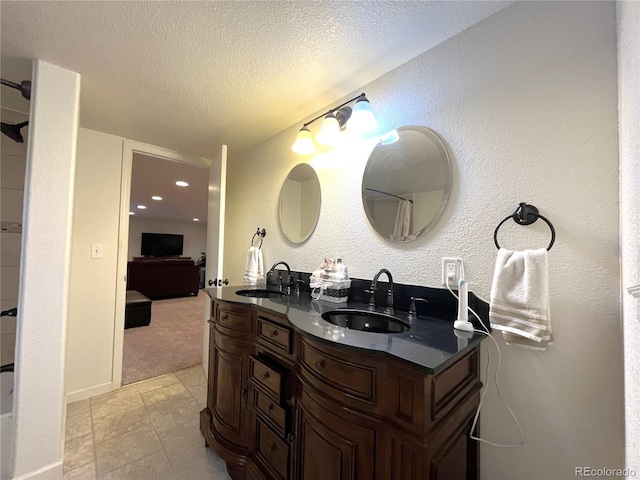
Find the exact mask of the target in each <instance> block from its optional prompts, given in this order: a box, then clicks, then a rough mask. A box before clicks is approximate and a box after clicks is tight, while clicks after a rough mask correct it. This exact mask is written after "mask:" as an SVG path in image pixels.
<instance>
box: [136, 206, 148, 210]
mask: <svg viewBox="0 0 640 480" xmlns="http://www.w3.org/2000/svg"><path fill="white" fill-rule="evenodd" d="M138 208H139V209H140V210H144V209H145V208H147V207H145V206H144V205H138Z"/></svg>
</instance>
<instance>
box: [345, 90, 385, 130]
mask: <svg viewBox="0 0 640 480" xmlns="http://www.w3.org/2000/svg"><path fill="white" fill-rule="evenodd" d="M347 128H348V129H350V130H353V131H354V132H356V133H369V132H372V131H373V130H375V129H376V128H378V122H376V118H375V117H374V116H373V110H372V109H371V104H370V103H369V100H367V97H364V96H363V97H361V98H360V99H359V100H358V101H357V102H356V104H355V105H354V107H353V112H352V113H351V117H350V118H349V120H348V121H347Z"/></svg>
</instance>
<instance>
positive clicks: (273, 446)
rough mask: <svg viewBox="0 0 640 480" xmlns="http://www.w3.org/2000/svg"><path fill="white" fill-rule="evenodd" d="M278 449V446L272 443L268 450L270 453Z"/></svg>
mask: <svg viewBox="0 0 640 480" xmlns="http://www.w3.org/2000/svg"><path fill="white" fill-rule="evenodd" d="M277 449H278V446H277V445H276V444H275V443H272V444H271V446H270V447H269V450H271V451H272V452H275V451H276V450H277Z"/></svg>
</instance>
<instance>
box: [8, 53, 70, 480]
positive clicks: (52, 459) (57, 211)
mask: <svg viewBox="0 0 640 480" xmlns="http://www.w3.org/2000/svg"><path fill="white" fill-rule="evenodd" d="M33 80H34V82H33V92H32V94H31V111H30V114H29V121H30V125H29V130H30V131H29V146H28V150H27V151H28V156H27V167H26V182H25V189H26V195H25V204H24V216H23V221H24V225H25V228H24V230H23V240H22V258H21V268H22V275H21V277H20V297H19V300H18V312H19V314H18V332H17V340H16V372H15V373H16V375H15V385H16V386H15V391H14V396H15V398H14V416H15V423H14V439H13V462H14V464H13V476H12V477H11V478H14V477H21V476H22V475H24V476H25V477H26V476H27V475H33V476H30V477H29V478H61V477H62V452H63V440H64V430H63V425H64V416H65V404H64V374H65V373H64V362H65V358H64V351H65V339H66V327H67V313H68V296H69V265H70V260H71V219H72V210H73V183H74V167H75V159H76V136H77V129H78V110H79V108H78V107H79V105H78V104H79V100H80V75H78V74H77V73H74V72H70V71H69V70H65V69H62V68H59V67H56V66H55V65H51V64H49V63H46V62H42V61H35V62H34V70H33ZM2 448H3V449H4V448H5V446H4V445H3V446H2Z"/></svg>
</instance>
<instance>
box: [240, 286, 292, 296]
mask: <svg viewBox="0 0 640 480" xmlns="http://www.w3.org/2000/svg"><path fill="white" fill-rule="evenodd" d="M236 295H241V296H243V297H254V298H269V297H270V296H272V295H275V296H282V295H286V293H284V292H279V291H278V290H267V289H265V288H263V289H259V288H257V289H251V290H238V291H236Z"/></svg>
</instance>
